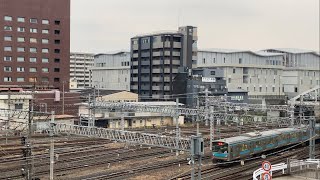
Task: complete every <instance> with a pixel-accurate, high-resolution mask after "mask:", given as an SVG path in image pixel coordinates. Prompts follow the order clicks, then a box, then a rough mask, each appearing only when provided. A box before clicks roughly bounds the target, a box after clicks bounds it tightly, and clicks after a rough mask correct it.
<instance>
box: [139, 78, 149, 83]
mask: <svg viewBox="0 0 320 180" xmlns="http://www.w3.org/2000/svg"><path fill="white" fill-rule="evenodd" d="M141 81H142V82H149V81H150V77H141Z"/></svg>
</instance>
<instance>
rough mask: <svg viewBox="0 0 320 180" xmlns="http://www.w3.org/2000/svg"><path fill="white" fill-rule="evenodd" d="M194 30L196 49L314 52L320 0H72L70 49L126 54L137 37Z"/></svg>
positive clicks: (317, 34)
mask: <svg viewBox="0 0 320 180" xmlns="http://www.w3.org/2000/svg"><path fill="white" fill-rule="evenodd" d="M184 25H192V26H197V27H198V37H199V41H198V47H199V48H200V49H201V48H203V49H207V48H227V49H243V50H260V49H265V48H300V49H309V50H315V51H319V0H71V51H73V52H75V51H76V52H92V53H103V52H110V51H116V50H129V49H130V38H131V37H133V36H135V35H137V34H142V33H148V32H153V31H160V30H177V29H178V26H184Z"/></svg>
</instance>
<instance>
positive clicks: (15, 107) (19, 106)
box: [14, 103, 23, 110]
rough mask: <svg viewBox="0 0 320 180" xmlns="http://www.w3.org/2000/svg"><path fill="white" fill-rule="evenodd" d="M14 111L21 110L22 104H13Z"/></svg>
mask: <svg viewBox="0 0 320 180" xmlns="http://www.w3.org/2000/svg"><path fill="white" fill-rule="evenodd" d="M14 109H16V110H22V109H23V104H22V103H19V104H14Z"/></svg>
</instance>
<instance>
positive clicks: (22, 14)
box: [0, 0, 70, 91]
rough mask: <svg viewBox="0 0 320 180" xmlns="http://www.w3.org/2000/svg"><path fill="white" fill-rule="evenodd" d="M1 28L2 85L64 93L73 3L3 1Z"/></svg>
mask: <svg viewBox="0 0 320 180" xmlns="http://www.w3.org/2000/svg"><path fill="white" fill-rule="evenodd" d="M0 26H1V29H0V37H1V38H2V40H1V41H0V67H1V69H0V86H1V87H22V88H24V89H33V88H36V89H60V90H62V86H63V83H62V82H69V62H70V61H69V58H70V0H28V1H21V0H0ZM68 89H69V88H68V87H66V88H65V90H66V91H68Z"/></svg>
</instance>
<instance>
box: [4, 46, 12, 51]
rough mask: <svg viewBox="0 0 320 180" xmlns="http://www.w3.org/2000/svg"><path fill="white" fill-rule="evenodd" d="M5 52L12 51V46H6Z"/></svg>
mask: <svg viewBox="0 0 320 180" xmlns="http://www.w3.org/2000/svg"><path fill="white" fill-rule="evenodd" d="M3 50H4V51H12V47H11V46H5V47H4V49H3Z"/></svg>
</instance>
